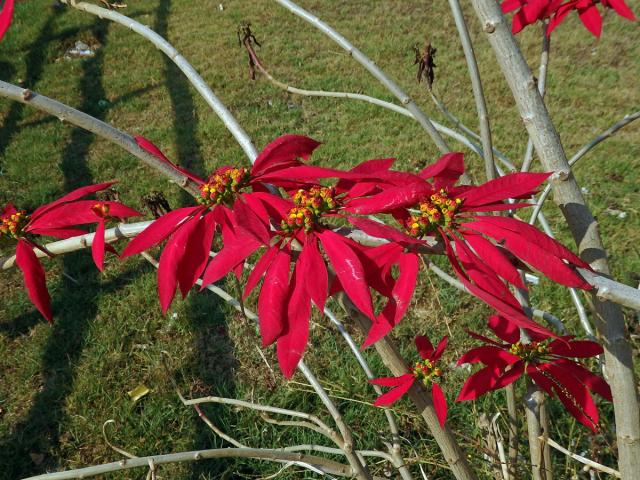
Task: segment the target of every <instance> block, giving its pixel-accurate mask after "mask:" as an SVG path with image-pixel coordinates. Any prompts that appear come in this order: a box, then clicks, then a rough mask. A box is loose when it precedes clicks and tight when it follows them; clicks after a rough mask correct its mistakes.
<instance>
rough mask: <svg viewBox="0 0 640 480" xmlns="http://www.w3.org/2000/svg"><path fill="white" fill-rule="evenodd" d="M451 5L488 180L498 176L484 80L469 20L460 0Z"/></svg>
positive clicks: (452, 0)
mask: <svg viewBox="0 0 640 480" xmlns="http://www.w3.org/2000/svg"><path fill="white" fill-rule="evenodd" d="M449 7H450V8H451V12H452V13H453V19H454V20H455V22H456V27H457V28H458V33H459V34H460V43H461V44H462V49H463V50H464V56H465V58H466V60H467V70H468V71H469V75H470V77H471V88H472V90H473V97H474V99H475V101H476V110H477V111H478V119H479V123H480V138H481V140H482V151H483V157H484V164H485V175H486V177H487V180H493V179H494V178H496V167H495V163H494V160H493V145H492V143H491V126H490V124H489V114H488V113H487V104H486V102H485V99H484V90H483V88H482V80H481V79H480V71H479V70H478V63H477V62H476V55H475V53H474V52H473V44H472V43H471V38H470V37H469V30H468V29H467V22H465V20H464V15H463V14H462V8H461V7H460V2H459V1H458V0H449Z"/></svg>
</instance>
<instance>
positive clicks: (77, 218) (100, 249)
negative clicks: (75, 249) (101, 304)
mask: <svg viewBox="0 0 640 480" xmlns="http://www.w3.org/2000/svg"><path fill="white" fill-rule="evenodd" d="M111 185H112V182H108V183H101V184H97V185H89V186H86V187H81V188H78V189H76V190H74V191H72V192H70V193H68V194H66V195H64V196H62V197H60V198H58V199H57V200H54V201H53V202H50V203H48V204H46V205H42V206H41V207H39V208H37V209H36V210H34V211H33V213H31V214H27V212H26V211H24V210H17V209H16V208H15V207H14V206H13V205H12V204H10V203H9V204H7V205H5V206H4V207H3V208H2V209H1V210H0V239H2V238H5V239H8V240H9V241H15V242H16V250H15V252H16V264H17V266H18V268H19V269H20V270H21V271H22V274H23V277H24V281H25V288H26V289H27V292H28V294H29V298H30V299H31V301H32V302H33V304H34V305H35V306H36V308H37V309H38V310H39V311H40V313H41V314H42V315H43V316H44V317H45V318H46V319H47V320H48V321H49V322H52V321H53V313H52V311H51V299H50V297H49V292H48V291H47V286H46V279H45V272H44V269H43V268H42V265H41V264H40V262H39V261H38V257H37V256H36V254H35V252H34V251H33V249H34V248H36V249H39V250H41V251H44V252H45V253H47V254H49V253H48V252H46V250H44V247H42V246H41V245H40V244H39V243H38V241H37V239H38V237H54V238H57V239H66V238H70V237H75V236H78V235H82V234H85V233H87V231H86V230H83V229H81V228H75V227H77V226H78V225H86V224H91V223H97V224H98V225H97V228H96V233H95V235H94V243H93V245H92V254H93V258H94V261H95V263H96V265H97V266H98V268H99V269H100V270H102V265H103V259H104V250H105V249H109V248H111V247H109V246H108V245H105V241H104V228H105V222H106V221H107V220H108V219H112V218H114V219H119V220H123V219H125V218H128V217H132V216H137V215H139V213H138V212H136V211H135V210H133V209H131V208H129V207H127V206H125V205H123V204H121V203H119V202H98V201H96V200H82V197H85V196H87V195H90V194H93V193H96V192H98V191H100V190H104V189H106V188H108V187H109V186H111ZM107 212H111V213H110V214H108V213H107ZM49 255H50V254H49Z"/></svg>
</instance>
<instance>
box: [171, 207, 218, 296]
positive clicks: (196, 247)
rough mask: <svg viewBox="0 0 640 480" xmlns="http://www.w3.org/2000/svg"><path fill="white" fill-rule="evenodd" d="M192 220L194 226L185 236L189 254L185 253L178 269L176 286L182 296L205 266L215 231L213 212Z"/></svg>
mask: <svg viewBox="0 0 640 480" xmlns="http://www.w3.org/2000/svg"><path fill="white" fill-rule="evenodd" d="M192 222H194V228H193V230H192V232H191V233H190V235H189V238H187V246H186V249H187V252H189V254H188V255H185V257H184V259H183V260H182V262H180V269H179V270H178V286H179V287H180V293H181V294H182V298H184V297H186V296H187V293H189V290H191V287H193V286H194V285H195V284H196V281H197V280H198V278H199V277H200V275H201V274H202V271H203V270H204V268H205V267H206V265H207V262H208V261H209V252H210V251H211V244H212V243H213V237H214V234H215V231H216V221H215V216H214V212H208V213H206V214H205V215H204V216H203V217H201V218H198V219H197V221H196V219H194V220H192ZM203 285H204V281H203Z"/></svg>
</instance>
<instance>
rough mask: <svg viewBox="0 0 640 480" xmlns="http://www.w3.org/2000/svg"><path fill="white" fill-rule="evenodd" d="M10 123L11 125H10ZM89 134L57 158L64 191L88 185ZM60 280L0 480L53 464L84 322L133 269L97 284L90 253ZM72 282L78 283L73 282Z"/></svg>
mask: <svg viewBox="0 0 640 480" xmlns="http://www.w3.org/2000/svg"><path fill="white" fill-rule="evenodd" d="M53 18H54V15H52V17H51V18H50V19H49V20H48V21H47V23H46V24H45V27H44V28H43V31H42V34H41V36H40V38H41V41H40V42H35V43H34V44H33V49H34V50H36V51H35V52H31V53H30V54H29V55H28V60H29V61H31V62H33V64H31V63H30V64H29V72H30V73H29V78H28V80H29V85H33V84H34V83H35V82H36V81H37V79H38V78H40V75H41V73H42V68H43V65H42V62H43V58H42V53H41V51H42V49H43V47H44V44H45V43H46V41H47V38H49V37H48V36H49V34H50V31H51V28H52V21H53ZM90 30H91V32H92V34H93V35H94V36H95V37H96V39H97V40H98V41H99V42H100V45H102V48H100V49H99V50H98V51H97V52H96V55H95V57H93V58H91V59H87V60H85V61H84V62H82V76H81V77H80V81H79V89H80V92H81V94H82V98H83V103H82V106H81V107H80V109H81V110H82V111H85V112H87V113H89V114H91V115H94V116H95V117H97V118H101V117H103V116H104V113H103V112H101V111H100V110H99V108H98V101H99V100H100V99H102V98H104V89H103V87H102V74H103V60H104V57H103V53H102V52H103V48H104V46H105V44H106V40H107V30H108V23H107V22H105V21H103V20H96V21H95V22H94V23H93V24H92V26H91V28H90ZM16 105H17V108H16V109H14V110H12V111H13V113H12V114H11V113H10V119H13V120H11V122H9V127H11V125H14V128H15V124H16V123H17V119H19V118H20V116H21V115H22V105H19V104H16ZM12 122H13V123H12ZM10 139H11V129H9V131H8V132H7V131H5V133H4V136H3V137H2V140H3V141H4V142H5V143H3V144H0V145H6V143H7V142H8V141H9V140H10ZM93 140H94V136H93V135H91V134H88V133H86V132H84V131H83V130H78V129H76V130H74V131H73V133H72V134H71V138H70V140H69V143H68V145H67V147H66V149H65V151H64V153H63V155H62V160H61V163H60V169H61V170H62V173H63V174H64V180H65V182H64V183H65V184H64V191H70V190H72V189H74V188H78V187H80V186H81V185H86V184H89V183H91V182H92V181H93V178H92V175H91V171H90V169H89V168H88V166H87V156H88V153H89V148H90V146H91V144H92V142H93ZM63 270H64V272H65V273H66V274H67V275H68V277H70V278H72V279H74V280H73V281H72V280H70V278H68V277H63V279H62V282H61V285H60V288H58V291H57V292H56V297H57V298H58V299H59V300H58V301H57V302H56V307H57V308H56V309H55V311H54V315H55V323H54V325H53V327H52V329H51V332H50V335H49V338H48V340H47V343H46V344H45V346H44V349H43V353H42V360H41V361H42V387H41V389H40V391H39V392H38V393H37V394H36V395H35V397H34V400H33V406H32V407H31V408H30V410H29V413H28V414H27V416H26V418H25V419H24V420H23V421H21V422H20V423H19V424H18V425H16V426H15V427H14V429H13V432H14V433H13V434H12V435H10V436H9V437H8V438H5V439H3V440H2V442H0V465H2V469H1V470H0V474H1V477H2V478H6V479H16V478H21V477H25V476H29V475H33V474H36V473H39V472H44V471H46V470H48V469H54V468H56V467H58V465H59V458H60V456H59V455H58V448H59V446H60V435H61V433H62V432H61V425H62V424H63V423H64V420H65V416H66V414H65V411H64V405H65V401H66V399H67V397H68V396H69V394H70V393H71V392H72V391H73V388H74V380H75V375H76V373H75V371H76V366H77V364H78V362H79V360H80V358H81V356H82V352H83V349H84V346H85V339H86V335H87V330H88V326H89V324H90V322H91V321H92V320H93V319H94V318H95V316H96V314H97V311H98V307H97V301H98V299H99V297H100V296H101V295H102V294H105V293H106V294H113V293H115V292H117V291H118V290H120V289H121V288H123V287H124V286H125V285H127V284H128V283H130V282H132V281H133V280H134V279H135V277H136V276H137V275H138V274H139V273H140V271H139V270H136V271H128V272H125V273H124V274H123V275H121V276H119V277H117V278H115V279H114V280H112V281H110V282H107V283H101V282H100V278H99V273H98V270H97V269H96V268H95V265H94V264H93V261H92V259H91V255H89V254H88V253H87V252H76V253H71V254H67V255H65V256H64V257H63ZM75 282H78V283H75ZM32 322H33V319H32V318H29V317H28V316H25V317H23V318H22V319H18V320H17V321H14V322H11V324H10V326H9V327H8V329H9V331H12V332H13V333H14V334H16V333H19V332H21V331H24V329H25V328H28V327H29V325H30V324H31V323H32ZM32 453H35V454H43V455H44V461H43V462H42V463H41V464H39V465H36V464H35V463H34V461H33V460H32V459H31V457H30V454H32Z"/></svg>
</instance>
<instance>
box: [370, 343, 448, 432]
mask: <svg viewBox="0 0 640 480" xmlns="http://www.w3.org/2000/svg"><path fill="white" fill-rule="evenodd" d="M447 342H448V337H446V336H445V337H443V338H442V340H440V342H439V343H438V345H437V347H436V348H433V345H432V344H431V342H430V341H429V338H428V337H427V336H422V335H419V336H417V337H416V338H415V343H416V348H417V350H418V353H419V354H420V357H422V361H418V362H416V364H415V366H414V367H413V368H412V369H411V373H407V374H405V375H400V376H399V377H382V378H374V379H373V380H369V383H373V384H375V385H380V386H382V387H393V388H392V390H390V391H388V392H387V393H385V394H383V395H380V396H379V397H378V399H377V400H376V401H375V403H374V405H375V406H376V407H381V406H388V405H391V404H392V403H394V402H396V401H397V400H399V399H400V398H401V397H402V396H403V395H404V394H405V393H407V392H408V391H409V389H410V388H411V387H412V386H413V384H414V383H415V382H416V381H418V382H422V384H423V385H424V386H425V387H427V388H429V387H430V389H431V396H432V400H433V407H434V409H435V411H436V415H437V416H438V420H439V421H440V426H441V427H442V428H444V424H445V422H446V419H447V400H446V398H445V396H444V392H443V391H442V388H441V387H440V382H441V381H442V378H443V373H442V370H441V369H440V367H438V366H436V364H437V362H438V360H440V357H441V356H442V353H443V352H444V349H445V348H446V346H447Z"/></svg>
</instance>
